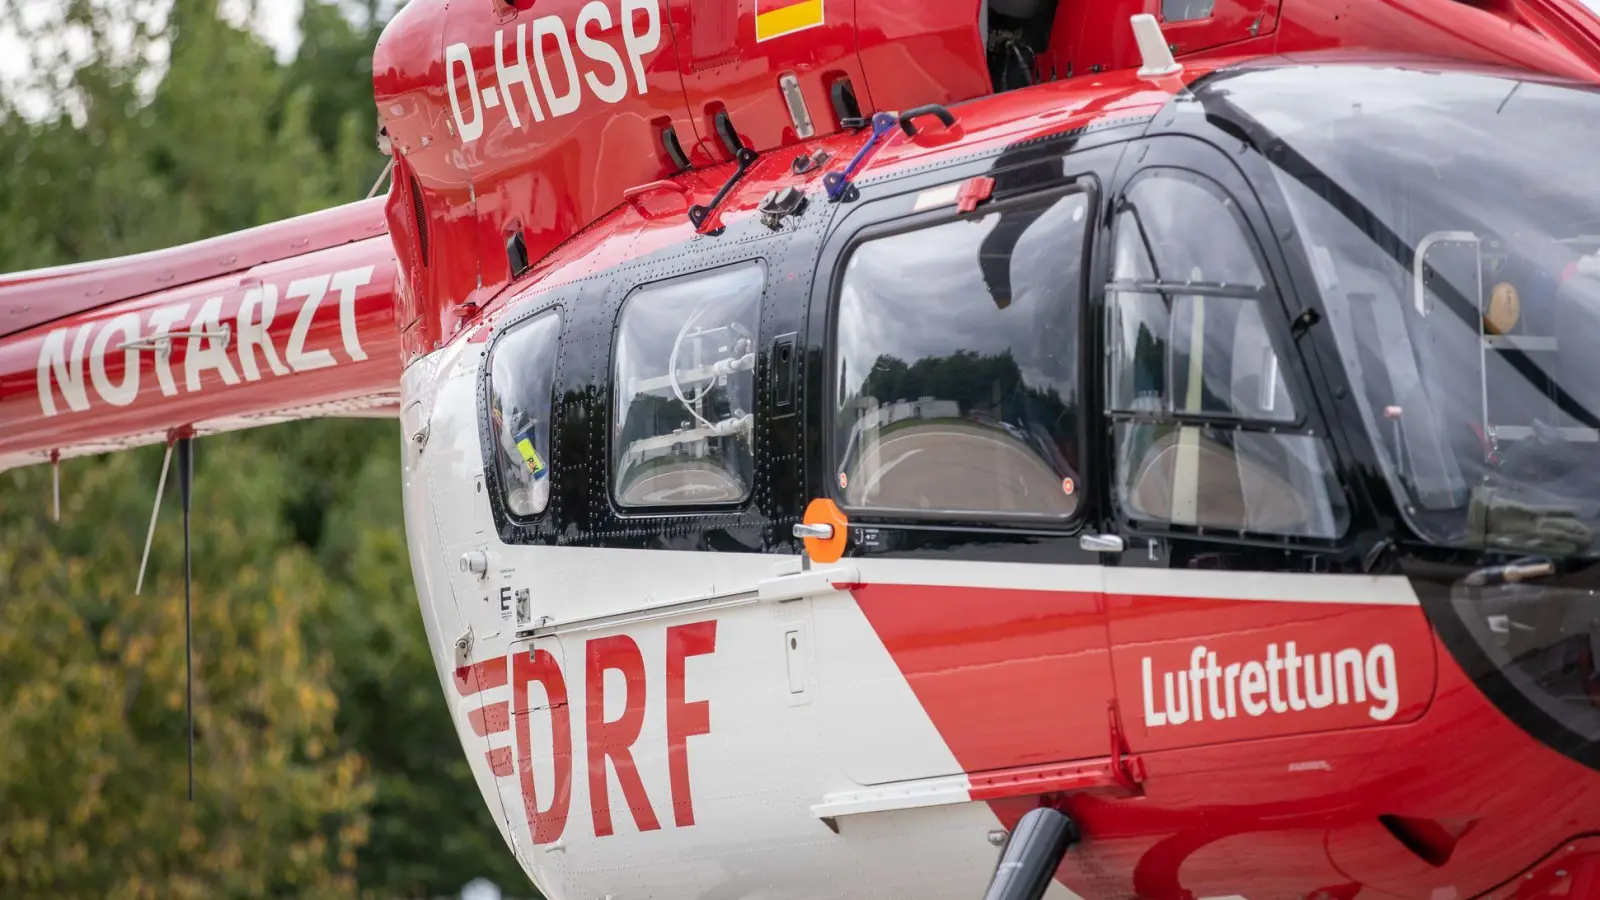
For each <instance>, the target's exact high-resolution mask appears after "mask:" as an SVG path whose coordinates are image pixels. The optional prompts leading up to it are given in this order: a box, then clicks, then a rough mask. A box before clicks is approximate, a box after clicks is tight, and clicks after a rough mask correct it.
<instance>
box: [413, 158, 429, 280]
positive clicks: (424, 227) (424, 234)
mask: <svg viewBox="0 0 1600 900" xmlns="http://www.w3.org/2000/svg"><path fill="white" fill-rule="evenodd" d="M411 211H412V213H413V214H414V215H415V216H416V221H417V247H418V250H419V251H420V252H421V253H422V267H423V268H424V269H426V268H428V260H429V259H430V257H431V254H430V253H429V252H428V249H429V248H428V208H427V207H426V206H424V205H423V203H422V185H420V184H418V183H417V176H415V175H412V176H411Z"/></svg>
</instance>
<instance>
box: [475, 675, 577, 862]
mask: <svg viewBox="0 0 1600 900" xmlns="http://www.w3.org/2000/svg"><path fill="white" fill-rule="evenodd" d="M511 653H512V659H513V660H514V662H513V663H512V668H513V670H514V674H515V684H513V686H512V698H511V705H512V715H513V718H515V719H516V736H515V739H516V744H517V767H516V768H517V774H518V775H519V776H520V778H521V787H522V805H523V813H524V815H526V816H527V822H528V825H529V828H530V829H531V830H532V832H533V842H534V843H535V844H549V843H552V842H554V841H556V840H558V839H559V838H560V837H561V835H562V833H563V832H564V831H566V827H567V814H568V811H569V810H570V809H571V806H572V709H571V707H570V706H569V705H568V703H567V681H566V678H565V676H563V675H562V674H561V663H560V661H559V660H557V659H556V657H555V655H554V654H552V653H551V652H550V651H548V650H544V649H529V648H528V645H526V644H520V645H516V646H515V647H513V649H512V651H511ZM535 682H537V683H538V684H539V685H540V687H542V688H543V689H544V694H545V697H546V698H547V702H548V704H549V713H550V743H551V746H550V748H549V751H548V752H549V755H548V756H546V748H544V747H543V746H539V747H535V746H533V727H532V723H531V722H529V720H528V719H529V716H531V715H532V714H533V709H532V707H531V705H530V703H529V696H530V695H529V690H528V689H529V688H530V687H532V686H533V684H534V683H535ZM493 752H494V751H490V753H491V754H492V753H493ZM536 757H538V758H545V759H549V760H551V762H552V764H553V766H554V769H555V788H554V790H553V792H552V793H553V795H554V796H552V797H550V800H549V802H548V803H546V804H543V805H542V808H541V804H540V802H539V798H538V797H537V796H536V795H535V794H536V792H535V790H534V778H533V763H534V759H535V758H536ZM495 763H496V761H495V760H493V759H491V764H492V765H494V768H495V774H496V775H509V774H511V773H510V772H509V771H505V772H502V771H501V768H502V767H501V766H499V765H497V764H495Z"/></svg>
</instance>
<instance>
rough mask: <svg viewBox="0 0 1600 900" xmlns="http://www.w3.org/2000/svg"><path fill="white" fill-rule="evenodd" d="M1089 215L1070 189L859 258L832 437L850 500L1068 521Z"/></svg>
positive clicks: (847, 299)
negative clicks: (1085, 243) (1081, 308)
mask: <svg viewBox="0 0 1600 900" xmlns="http://www.w3.org/2000/svg"><path fill="white" fill-rule="evenodd" d="M1087 219H1088V200H1087V198H1086V196H1085V195H1083V194H1071V195H1068V196H1065V197H1061V198H1059V199H1056V200H1054V201H1041V202H1034V203H1030V204H1027V205H1023V206H1017V207H1012V208H1010V209H1005V210H1002V211H999V212H993V213H990V214H988V215H985V216H983V217H981V218H978V219H975V220H967V221H959V222H950V223H947V224H943V225H937V226H934V227H931V228H924V229H920V230H917V231H913V232H908V233H905V234H898V235H892V236H889V237H883V238H878V239H875V240H871V241H868V242H866V243H864V244H862V245H861V246H860V247H859V248H858V249H857V250H856V251H855V252H854V253H853V254H852V255H851V257H850V260H849V262H848V264H847V265H846V268H845V274H844V278H843V281H842V284H841V286H840V291H839V308H838V317H837V321H838V327H837V342H838V352H837V372H836V374H837V378H838V398H837V411H838V413H837V419H836V427H835V430H834V434H835V448H834V452H835V462H836V464H837V467H836V470H835V471H836V477H837V479H838V484H839V487H840V490H841V494H842V496H843V498H844V501H845V504H846V505H847V506H851V507H857V508H860V507H872V508H878V509H893V510H902V511H917V512H921V511H939V512H944V513H955V514H962V513H971V514H980V515H981V514H994V513H1009V514H1016V515H1034V516H1052V517H1061V518H1064V517H1067V516H1070V515H1072V513H1073V511H1074V510H1075V509H1076V508H1077V502H1078V494H1077V491H1078V486H1079V484H1080V480H1081V476H1080V475H1079V474H1078V473H1079V470H1078V447H1077V434H1078V336H1079V327H1078V317H1079V311H1080V307H1079V303H1080V294H1081V289H1082V288H1081V284H1082V278H1081V271H1082V270H1081V264H1082V257H1083V248H1084V239H1085V231H1086V228H1087Z"/></svg>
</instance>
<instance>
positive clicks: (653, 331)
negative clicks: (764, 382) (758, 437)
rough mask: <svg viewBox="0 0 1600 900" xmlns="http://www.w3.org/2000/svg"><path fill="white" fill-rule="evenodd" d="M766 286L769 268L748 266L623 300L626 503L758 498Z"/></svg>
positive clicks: (621, 495) (619, 412) (620, 374)
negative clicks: (759, 363)
mask: <svg viewBox="0 0 1600 900" xmlns="http://www.w3.org/2000/svg"><path fill="white" fill-rule="evenodd" d="M765 286H766V269H765V267H764V266H763V265H762V264H761V263H759V262H752V263H741V264H739V265H736V266H729V267H727V268H722V269H716V270H713V271H710V272H704V273H701V274H697V275H691V276H687V277H684V278H679V279H675V280H673V281H666V282H661V283H659V284H652V285H645V286H644V287H641V288H639V289H638V290H636V291H634V292H633V295H632V296H630V297H629V298H628V299H627V301H626V302H624V303H623V305H622V313H621V320H620V322H619V324H618V328H617V331H618V336H617V353H616V380H615V384H616V388H615V390H616V407H615V415H616V420H615V428H616V441H615V444H614V449H613V453H614V458H613V461H612V464H613V472H614V475H615V481H614V485H615V492H616V499H617V503H618V505H620V506H624V507H662V506H668V507H670V506H704V505H708V504H709V505H716V504H727V503H739V502H742V501H743V500H745V499H746V498H747V497H749V496H750V489H751V485H752V484H753V482H754V480H755V455H754V451H753V449H752V440H751V435H752V432H753V431H754V429H755V408H756V379H755V368H756V331H757V328H758V326H759V322H760V316H761V296H762V293H763V291H764V290H765Z"/></svg>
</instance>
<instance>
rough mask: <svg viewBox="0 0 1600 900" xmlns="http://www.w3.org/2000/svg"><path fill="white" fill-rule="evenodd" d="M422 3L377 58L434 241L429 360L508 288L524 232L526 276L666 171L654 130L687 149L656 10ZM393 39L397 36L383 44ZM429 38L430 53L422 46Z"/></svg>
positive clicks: (419, 341)
mask: <svg viewBox="0 0 1600 900" xmlns="http://www.w3.org/2000/svg"><path fill="white" fill-rule="evenodd" d="M500 10H501V11H500V13H499V14H495V12H494V11H493V8H492V7H491V4H489V3H488V2H487V0H485V2H484V3H481V4H475V3H457V4H442V3H438V2H432V3H427V2H416V3H412V4H410V5H408V7H406V8H405V9H404V10H403V11H402V12H401V14H400V16H399V17H398V21H400V23H401V24H400V25H399V26H398V27H397V26H391V27H390V29H388V30H386V31H385V34H384V37H383V39H382V40H380V42H379V47H378V50H377V53H376V57H375V59H376V64H375V85H376V95H377V100H378V109H379V112H380V114H382V116H383V117H384V121H385V123H386V125H387V126H388V128H389V131H390V135H391V136H392V138H393V139H394V141H395V146H396V151H397V152H398V153H401V154H403V155H404V156H405V158H406V161H407V163H408V165H409V167H410V169H411V171H412V172H414V173H415V174H416V176H417V179H418V183H419V184H420V186H421V189H422V193H423V197H422V200H423V206H424V207H425V210H426V216H427V223H428V228H429V233H430V236H431V237H432V239H433V246H432V247H431V250H432V253H431V254H430V256H431V260H430V264H431V269H430V272H429V274H428V278H427V279H426V281H427V285H428V286H427V288H425V289H424V290H423V291H422V294H421V304H420V305H421V307H422V310H423V319H424V322H423V324H422V326H421V331H422V332H423V333H422V334H420V335H419V336H418V337H417V338H416V339H413V340H412V341H411V343H412V344H413V348H414V349H420V350H423V351H424V352H425V351H428V350H431V349H433V347H432V346H431V341H438V340H442V339H448V338H449V337H450V336H451V335H453V334H454V333H455V332H456V330H457V328H458V327H459V326H460V324H461V322H460V319H459V317H458V316H457V315H456V308H457V307H459V306H461V305H463V304H466V303H469V302H471V303H476V304H478V305H482V304H483V303H485V302H486V301H487V300H488V299H490V298H492V297H494V296H495V295H497V294H498V293H499V292H500V291H501V290H503V289H504V288H505V287H506V285H507V284H508V283H509V282H510V280H511V277H512V273H511V271H510V264H509V263H508V260H507V253H506V242H507V240H508V239H509V238H510V237H511V236H512V235H513V234H514V233H516V232H517V231H518V230H519V229H520V230H521V232H522V234H523V236H524V240H525V242H526V246H527V253H528V258H529V260H530V261H538V260H540V259H542V258H543V257H545V256H546V255H547V254H548V253H549V252H550V251H551V250H552V249H554V248H555V247H556V246H558V245H559V244H561V243H562V242H563V241H565V240H567V239H568V238H570V237H571V236H572V235H574V234H575V233H577V232H578V231H579V230H580V229H581V228H583V227H584V226H585V225H587V224H589V223H590V222H593V221H594V220H595V219H596V218H598V217H599V216H600V215H601V214H603V213H604V212H606V211H607V210H609V209H611V208H612V207H614V206H615V205H616V204H617V202H618V201H619V200H620V199H621V196H622V192H623V191H624V190H625V189H627V188H629V187H632V186H634V185H637V184H643V183H647V182H650V181H654V180H657V179H659V178H662V177H664V176H665V175H667V174H669V173H670V171H671V167H670V165H669V163H668V159H667V156H666V154H665V151H664V150H662V149H661V142H660V139H659V133H660V131H661V130H662V129H663V128H664V127H666V126H668V125H673V126H675V127H676V129H677V133H678V135H679V138H680V140H681V141H682V142H683V144H684V146H685V147H686V148H692V147H693V146H694V144H695V132H694V128H693V126H692V123H691V122H690V120H689V116H688V114H687V111H686V107H685V101H684V93H683V79H682V77H681V75H680V72H679V64H678V58H677V53H676V51H675V48H674V46H673V41H672V32H673V23H671V22H670V21H669V20H668V16H667V10H666V8H665V5H664V3H662V2H661V0H543V2H540V3H538V4H537V5H535V6H534V7H533V8H532V9H529V10H526V11H520V12H519V11H517V10H516V9H514V8H510V7H501V8H500ZM390 32H393V33H394V35H395V36H394V37H392V38H391V34H390ZM431 33H438V34H439V35H440V39H439V42H438V46H437V47H436V48H434V49H433V50H432V51H431V52H428V46H427V40H426V38H425V37H424V36H425V35H428V34H431Z"/></svg>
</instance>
